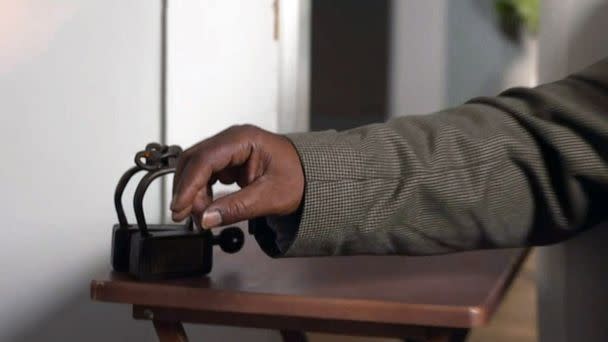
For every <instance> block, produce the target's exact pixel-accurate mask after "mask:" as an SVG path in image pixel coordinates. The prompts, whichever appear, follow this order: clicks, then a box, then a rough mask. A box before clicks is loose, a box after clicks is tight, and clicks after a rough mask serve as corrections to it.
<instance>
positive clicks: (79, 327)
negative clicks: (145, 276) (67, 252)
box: [0, 262, 280, 342]
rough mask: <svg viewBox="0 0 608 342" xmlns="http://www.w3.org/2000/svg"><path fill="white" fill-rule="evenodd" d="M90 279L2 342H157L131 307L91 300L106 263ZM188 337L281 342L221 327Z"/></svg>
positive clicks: (273, 335) (191, 329) (268, 334)
mask: <svg viewBox="0 0 608 342" xmlns="http://www.w3.org/2000/svg"><path fill="white" fill-rule="evenodd" d="M89 269H90V270H91V272H90V273H89V274H87V275H83V276H81V277H78V278H80V279H74V280H73V281H72V282H71V283H73V284H78V286H75V287H74V288H73V289H71V291H70V290H69V289H66V291H64V292H65V293H70V294H71V295H70V296H69V297H67V298H61V299H59V300H58V304H57V305H55V306H49V309H48V310H47V311H45V312H38V313H37V316H38V317H37V318H32V320H31V322H28V325H27V326H23V327H15V328H14V329H13V332H12V334H11V335H10V336H5V337H0V340H2V341H15V342H17V341H19V342H22V341H28V342H29V341H91V342H96V341H99V342H102V341H125V342H127V341H156V340H157V337H156V334H155V332H154V329H153V328H152V323H150V322H147V321H137V320H134V319H133V318H132V317H131V307H130V306H129V305H122V304H110V303H100V302H93V301H91V299H90V297H89V282H90V280H91V279H93V277H95V276H99V275H103V274H106V273H107V272H108V271H109V265H107V264H106V263H105V262H104V263H103V264H102V265H97V266H94V267H90V268H89ZM186 331H187V333H188V337H190V339H191V340H193V341H269V342H273V341H276V342H278V341H280V336H279V334H278V333H277V332H274V331H270V330H261V329H245V328H230V327H219V326H201V325H196V326H194V325H193V326H190V325H186Z"/></svg>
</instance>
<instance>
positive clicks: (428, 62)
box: [389, 0, 537, 116]
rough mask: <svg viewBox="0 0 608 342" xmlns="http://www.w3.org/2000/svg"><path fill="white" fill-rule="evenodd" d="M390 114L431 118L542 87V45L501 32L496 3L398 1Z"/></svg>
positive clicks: (481, 0)
mask: <svg viewBox="0 0 608 342" xmlns="http://www.w3.org/2000/svg"><path fill="white" fill-rule="evenodd" d="M392 6H393V8H392V27H391V35H392V36H391V45H392V48H391V53H390V58H391V66H390V73H389V79H390V92H389V93H390V96H389V111H390V114H391V116H397V115H407V114H425V113H430V112H434V111H437V110H441V109H444V108H446V107H450V106H455V105H458V104H461V103H463V102H464V101H466V100H469V99H470V98H472V97H475V96H482V95H496V94H497V93H498V92H500V91H502V90H504V89H507V88H509V87H512V86H530V85H534V84H535V83H536V77H535V75H536V49H537V48H536V43H535V42H534V41H533V40H531V39H526V40H524V42H523V44H517V43H513V42H511V41H509V40H507V39H505V38H504V35H503V34H502V33H501V32H500V31H499V28H498V25H497V18H496V16H495V13H494V2H493V1H487V0H459V1H450V0H436V1H413V0H394V1H393V2H392Z"/></svg>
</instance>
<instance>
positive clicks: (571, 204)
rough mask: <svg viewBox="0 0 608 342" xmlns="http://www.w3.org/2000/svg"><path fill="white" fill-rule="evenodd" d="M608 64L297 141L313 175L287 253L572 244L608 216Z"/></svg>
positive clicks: (414, 252) (308, 177)
mask: <svg viewBox="0 0 608 342" xmlns="http://www.w3.org/2000/svg"><path fill="white" fill-rule="evenodd" d="M607 87H608V66H607V63H606V62H604V63H603V65H596V66H594V67H592V68H591V69H588V70H587V71H584V72H582V73H581V74H580V75H579V76H575V77H573V78H569V79H565V80H562V81H560V82H556V83H553V84H549V85H545V86H541V87H538V88H536V89H523V88H517V89H512V90H509V91H507V92H505V93H503V94H502V95H501V96H498V97H494V98H480V99H475V100H472V101H471V102H470V103H468V104H465V105H463V106H459V107H456V108H453V109H449V110H445V111H442V112H439V113H435V114H431V115H424V116H409V117H402V118H397V119H393V120H391V121H389V122H387V123H385V124H376V125H371V126H365V127H361V128H357V129H353V130H349V131H344V132H335V131H327V132H319V133H307V134H300V135H292V136H290V138H291V140H292V142H293V143H294V145H295V146H296V149H297V150H298V153H299V154H300V158H301V161H302V165H303V168H304V175H305V178H306V185H305V195H304V205H303V207H302V212H301V217H300V220H299V224H298V227H297V230H296V232H295V237H294V240H293V242H292V243H291V245H290V246H288V247H287V248H285V250H283V251H281V253H279V254H283V253H284V254H285V255H287V256H300V255H343V254H411V255H421V254H435V253H446V252H453V251H460V250H469V249H478V248H495V247H512V246H524V245H536V244H545V243H550V242H554V241H560V240H562V239H565V238H568V237H569V236H572V235H574V234H576V233H577V232H580V231H582V230H584V229H586V228H588V227H590V226H591V225H593V224H594V223H596V222H597V221H600V220H603V219H605V218H606V212H608V209H606V208H601V207H600V206H601V205H602V202H603V201H605V200H608V198H607V197H608V160H607V159H608V151H607V150H608V114H607V113H608V91H607Z"/></svg>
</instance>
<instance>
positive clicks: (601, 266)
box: [538, 0, 608, 342]
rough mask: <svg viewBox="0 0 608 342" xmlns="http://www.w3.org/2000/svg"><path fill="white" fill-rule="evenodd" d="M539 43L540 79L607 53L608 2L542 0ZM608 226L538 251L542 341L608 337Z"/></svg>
mask: <svg viewBox="0 0 608 342" xmlns="http://www.w3.org/2000/svg"><path fill="white" fill-rule="evenodd" d="M542 7H543V8H542V16H541V32H540V40H539V41H540V43H539V75H540V80H541V82H548V81H552V80H555V79H559V78H561V77H564V76H565V75H567V74H569V73H572V72H575V71H577V70H579V69H581V68H583V67H585V66H587V65H589V64H591V63H593V62H595V61H597V60H599V59H601V58H605V57H608V36H607V35H606V32H608V22H607V21H606V18H608V2H606V1H605V0H576V1H574V0H567V1H563V0H544V1H543V2H542ZM607 228H608V226H607V225H604V226H603V227H597V228H595V229H594V230H592V231H590V232H587V233H585V234H582V235H581V236H579V237H577V238H576V239H573V240H571V241H567V242H565V243H562V244H559V245H555V246H551V247H545V248H542V249H540V253H539V267H538V269H539V279H538V288H539V327H540V337H541V341H543V342H544V341H547V342H548V341H551V342H562V341H564V342H565V341H586V342H595V341H598V342H599V341H606V340H608V327H607V326H606V317H608V297H607V296H606V288H608V276H607V274H608V273H607V272H606V260H608V252H607V250H606V248H605V246H606V242H607V241H608V230H607Z"/></svg>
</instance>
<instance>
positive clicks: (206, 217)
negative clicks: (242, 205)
mask: <svg viewBox="0 0 608 342" xmlns="http://www.w3.org/2000/svg"><path fill="white" fill-rule="evenodd" d="M201 221H202V222H201V226H203V228H204V229H210V228H214V227H217V226H219V225H220V224H222V215H221V214H220V212H219V210H208V211H205V212H204V213H203V219H202V220H201Z"/></svg>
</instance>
